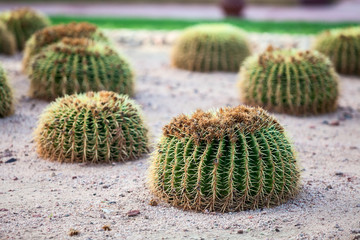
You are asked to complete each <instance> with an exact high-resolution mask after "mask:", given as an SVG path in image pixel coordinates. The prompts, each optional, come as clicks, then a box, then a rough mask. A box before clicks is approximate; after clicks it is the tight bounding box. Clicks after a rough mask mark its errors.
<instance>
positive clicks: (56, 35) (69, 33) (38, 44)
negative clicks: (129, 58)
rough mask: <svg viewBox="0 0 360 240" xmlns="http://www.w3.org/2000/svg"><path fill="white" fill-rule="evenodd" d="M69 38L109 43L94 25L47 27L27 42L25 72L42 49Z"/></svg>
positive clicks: (85, 23)
mask: <svg viewBox="0 0 360 240" xmlns="http://www.w3.org/2000/svg"><path fill="white" fill-rule="evenodd" d="M65 37H68V38H88V39H91V40H95V41H99V42H103V43H108V42H109V40H108V39H107V37H105V35H104V34H103V33H102V32H101V31H100V30H99V29H98V28H97V27H96V26H95V25H93V24H90V23H87V22H81V23H69V24H60V25H56V26H51V27H46V28H44V29H42V30H39V31H37V32H36V33H35V34H34V35H33V36H31V38H30V39H29V40H28V41H27V43H26V46H25V52H24V59H23V70H24V71H25V72H26V71H28V68H29V64H30V61H31V58H32V57H33V56H34V55H36V54H37V53H39V52H40V51H41V49H42V48H44V47H46V46H48V45H50V44H53V43H56V42H58V41H60V40H61V39H63V38H65Z"/></svg>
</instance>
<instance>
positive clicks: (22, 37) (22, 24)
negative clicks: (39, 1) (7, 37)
mask: <svg viewBox="0 0 360 240" xmlns="http://www.w3.org/2000/svg"><path fill="white" fill-rule="evenodd" d="M0 18H1V19H3V20H4V22H5V23H6V25H7V27H8V29H9V30H10V31H11V32H12V33H13V34H14V35H15V39H16V44H17V49H18V50H22V49H23V48H24V46H25V43H26V41H27V40H28V39H29V38H30V36H31V35H32V34H33V33H35V32H36V31H38V30H40V29H42V28H44V27H46V26H49V25H50V20H49V19H48V18H47V17H46V16H45V15H43V14H41V13H39V12H36V11H34V10H32V9H31V8H19V9H16V10H13V11H9V12H5V13H3V14H2V15H1V17H0Z"/></svg>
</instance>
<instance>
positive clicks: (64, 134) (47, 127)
mask: <svg viewBox="0 0 360 240" xmlns="http://www.w3.org/2000/svg"><path fill="white" fill-rule="evenodd" d="M147 132H148V130H147V128H146V127H145V126H144V123H143V120H142V117H141V113H140V107H139V106H138V105H137V104H136V103H135V102H134V101H132V100H130V99H129V98H128V97H127V96H125V95H118V94H116V93H113V92H107V91H101V92H98V93H94V92H88V93H86V94H78V95H76V94H75V95H71V96H65V97H63V98H58V99H57V100H56V101H55V102H53V103H52V104H51V105H50V106H49V107H48V108H47V109H46V110H45V111H44V113H43V114H42V116H41V118H40V122H39V125H38V128H37V130H36V131H35V133H36V136H35V140H36V143H37V151H38V153H39V154H40V156H42V157H44V158H49V159H50V160H53V161H60V162H93V163H101V162H112V161H126V160H131V159H134V158H137V157H139V156H141V155H142V154H144V153H146V152H147V151H148V146H147V145H148V137H147Z"/></svg>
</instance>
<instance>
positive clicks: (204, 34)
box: [172, 24, 250, 72]
mask: <svg viewBox="0 0 360 240" xmlns="http://www.w3.org/2000/svg"><path fill="white" fill-rule="evenodd" d="M249 54H250V47H249V44H248V42H247V38H246V35H245V33H244V32H243V31H242V30H241V29H239V28H237V27H234V26H232V25H228V24H200V25H196V26H194V27H190V28H188V29H187V30H185V31H184V33H183V34H182V35H181V36H180V37H179V39H178V40H177V42H176V44H175V46H174V49H173V52H172V65H173V66H175V67H177V68H182V69H186V70H190V71H200V72H210V71H231V72H235V71H238V70H239V67H240V64H241V63H242V61H243V60H244V59H245V58H246V57H247V56H249Z"/></svg>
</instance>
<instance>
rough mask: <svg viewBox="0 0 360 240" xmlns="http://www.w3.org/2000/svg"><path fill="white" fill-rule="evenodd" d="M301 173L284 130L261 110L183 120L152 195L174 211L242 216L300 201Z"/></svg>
mask: <svg viewBox="0 0 360 240" xmlns="http://www.w3.org/2000/svg"><path fill="white" fill-rule="evenodd" d="M298 180H299V172H298V170H297V165H296V160H295V156H294V151H293V148H292V146H291V144H290V141H289V140H288V139H287V137H286V136H285V133H284V129H283V128H282V126H281V125H280V124H279V123H278V122H277V121H276V119H274V118H273V117H271V116H269V115H268V114H267V113H266V112H265V111H264V110H262V109H261V108H251V107H246V106H239V107H235V108H223V109H220V110H215V111H211V112H203V111H200V110H199V111H196V112H195V113H194V114H193V115H192V116H185V115H180V116H178V117H176V118H174V119H173V120H172V122H171V123H170V124H168V125H166V126H165V127H164V129H163V136H162V138H161V140H160V142H159V144H158V146H157V149H156V151H155V152H154V154H153V159H152V163H151V171H150V184H151V188H152V191H153V192H154V193H155V194H156V195H157V196H159V197H160V198H162V199H164V200H165V201H168V202H169V203H171V204H172V205H174V206H177V207H182V208H184V209H192V210H197V211H201V210H210V211H221V212H226V211H239V210H244V209H254V208H258V207H266V206H270V205H276V204H280V203H282V202H284V201H285V200H287V199H289V198H291V197H293V196H295V194H296V193H297V189H298Z"/></svg>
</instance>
